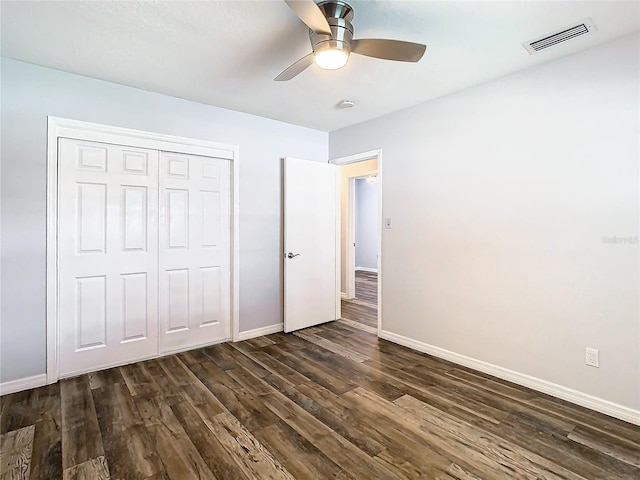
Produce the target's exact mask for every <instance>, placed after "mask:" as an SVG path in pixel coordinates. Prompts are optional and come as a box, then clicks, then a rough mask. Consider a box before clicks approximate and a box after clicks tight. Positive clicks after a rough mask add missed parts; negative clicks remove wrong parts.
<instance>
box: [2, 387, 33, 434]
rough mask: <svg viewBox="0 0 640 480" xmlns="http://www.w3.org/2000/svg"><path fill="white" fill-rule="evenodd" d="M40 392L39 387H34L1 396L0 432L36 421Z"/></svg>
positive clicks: (26, 425)
mask: <svg viewBox="0 0 640 480" xmlns="http://www.w3.org/2000/svg"><path fill="white" fill-rule="evenodd" d="M39 392H40V390H39V389H37V388H34V389H31V390H24V391H22V392H17V393H12V394H10V395H3V396H2V397H0V402H1V404H2V407H1V414H0V415H1V418H0V426H1V430H0V434H2V433H7V432H10V431H12V430H19V429H21V428H24V427H28V426H30V425H33V424H34V423H35V422H36V417H37V411H36V406H37V405H38V394H39Z"/></svg>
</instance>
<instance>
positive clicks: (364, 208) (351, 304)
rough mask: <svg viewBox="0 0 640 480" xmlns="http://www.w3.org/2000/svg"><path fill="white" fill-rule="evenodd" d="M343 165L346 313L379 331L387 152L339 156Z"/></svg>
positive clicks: (362, 325)
mask: <svg viewBox="0 0 640 480" xmlns="http://www.w3.org/2000/svg"><path fill="white" fill-rule="evenodd" d="M332 163H335V164H337V165H339V166H340V169H341V172H340V173H341V182H342V194H341V262H340V263H341V296H342V308H341V310H342V319H343V320H344V321H346V322H349V323H352V325H353V326H354V327H357V328H361V329H364V330H368V331H370V332H371V333H378V331H379V329H380V324H381V321H380V318H381V315H380V313H381V295H380V290H381V281H382V275H381V274H382V271H381V265H382V258H381V241H382V235H381V232H382V230H381V228H382V221H381V218H382V215H381V211H382V208H381V206H382V201H381V193H382V168H381V166H382V165H381V152H380V151H373V152H365V153H362V154H358V155H352V156H350V157H344V158H339V159H336V160H333V161H332Z"/></svg>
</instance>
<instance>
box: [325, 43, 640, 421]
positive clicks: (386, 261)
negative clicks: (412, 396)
mask: <svg viewBox="0 0 640 480" xmlns="http://www.w3.org/2000/svg"><path fill="white" fill-rule="evenodd" d="M639 45H640V38H639V37H638V35H637V34H636V35H633V36H629V37H625V38H623V39H620V40H617V41H614V42H611V43H609V44H606V45H603V46H600V47H597V48H594V49H591V50H587V51H584V52H581V53H577V54H575V55H572V56H569V57H565V58H564V59H560V60H557V61H553V62H550V63H547V64H544V65H541V66H538V67H535V68H532V69H529V70H527V71H523V72H520V73H517V74H513V75H510V76H507V77H504V78H502V79H498V80H496V81H493V82H490V83H487V84H484V85H482V86H479V87H475V88H473V89H469V90H465V91H462V92H459V93H456V94H453V95H449V96H447V97H443V98H440V99H437V100H434V101H431V102H428V103H426V104H422V105H420V106H417V107H413V108H410V109H406V110H403V111H400V112H396V113H393V114H390V115H387V116H385V117H382V118H379V119H375V120H372V121H369V122H365V123H362V124H359V125H355V126H352V127H349V128H345V129H342V130H339V131H336V132H332V133H331V135H330V156H331V158H335V157H341V156H346V155H352V154H356V153H358V152H364V151H369V150H373V149H378V148H381V149H382V155H383V156H384V164H385V168H384V180H383V197H382V198H383V206H382V208H383V215H384V216H385V217H389V216H390V217H392V219H393V229H391V230H386V229H385V230H383V246H382V298H383V310H382V312H383V317H382V326H383V329H384V330H386V331H390V332H393V333H395V334H398V335H402V336H405V337H409V338H410V339H413V340H416V341H418V342H422V343H424V344H427V345H431V346H436V347H439V348H442V349H446V350H448V351H451V352H455V353H458V354H461V355H466V356H468V357H471V358H473V359H478V360H481V361H484V362H488V363H490V364H493V365H496V366H500V367H503V368H506V369H510V370H513V371H516V372H519V373H523V374H526V375H530V376H532V377H535V378H537V379H542V380H545V381H547V382H552V383H554V384H557V385H560V386H564V387H567V388H570V389H574V390H577V391H579V392H583V393H586V394H590V395H593V396H595V397H599V398H600V399H605V400H608V401H610V402H614V403H615V404H618V405H621V406H626V407H630V408H631V409H636V410H638V409H640V320H639V318H640V311H639V254H638V244H637V243H636V244H605V243H604V242H603V236H613V235H617V236H637V235H638V219H639V213H640V212H639V180H640V175H639V158H640V108H639V88H638V86H639V85H640V75H639V60H638V59H639V56H640V55H639V53H640V52H639ZM540 55H544V53H540ZM425 61H428V59H427V57H425ZM587 346H589V347H594V348H598V349H599V350H600V363H601V366H600V368H599V369H596V368H593V367H587V366H585V347H587Z"/></svg>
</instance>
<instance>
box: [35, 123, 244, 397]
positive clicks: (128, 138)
mask: <svg viewBox="0 0 640 480" xmlns="http://www.w3.org/2000/svg"><path fill="white" fill-rule="evenodd" d="M59 138H72V139H76V140H86V141H92V142H102V143H112V144H116V145H127V146H132V147H141V148H149V149H153V150H164V151H170V152H176V153H187V154H192V155H203V156H207V157H214V158H221V159H226V160H229V161H230V162H231V165H230V173H231V182H230V192H229V193H230V197H231V198H230V202H229V204H230V207H231V212H230V233H231V241H230V247H231V258H230V267H231V269H230V270H231V285H230V286H231V288H230V290H231V298H230V301H231V309H230V322H231V325H230V331H231V338H230V339H229V340H234V341H235V340H237V339H238V335H239V318H240V317H239V291H240V288H239V286H240V279H239V273H240V269H239V263H240V262H239V258H240V257H239V245H240V243H239V237H238V233H239V228H238V227H239V223H238V220H239V213H240V212H239V198H240V197H239V186H240V182H239V172H240V159H239V148H238V146H237V145H227V144H222V143H215V142H210V141H207V140H199V139H194V138H186V137H178V136H173V135H166V134H162V133H154V132H146V131H139V130H133V129H129V128H122V127H114V126H110V125H102V124H98V123H90V122H84V121H80V120H71V119H67V118H60V117H54V116H48V117H47V227H46V228H47V245H46V252H47V253H46V257H47V259H46V268H47V274H46V298H47V299H46V324H47V333H46V337H47V338H46V344H47V383H48V384H51V383H55V382H57V381H58V379H59V369H58V357H59V352H58V334H59V326H60V319H59V305H58V300H59V299H58V282H59V278H58V183H59V182H58V168H59V167H58V139H59ZM172 353H175V352H172Z"/></svg>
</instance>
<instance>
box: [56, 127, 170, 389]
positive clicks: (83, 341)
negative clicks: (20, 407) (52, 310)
mask: <svg viewBox="0 0 640 480" xmlns="http://www.w3.org/2000/svg"><path fill="white" fill-rule="evenodd" d="M158 160H159V152H158V151H155V150H147V149H142V148H135V147H125V146H118V145H110V144H104V143H96V142H88V141H79V140H72V139H64V138H61V139H59V142H58V162H59V204H58V265H59V271H58V273H59V283H58V286H59V292H58V295H59V296H58V299H59V339H58V340H59V368H60V376H61V377H64V376H71V375H74V374H78V373H82V372H87V371H95V370H99V369H101V368H106V367H108V366H111V365H117V364H122V363H127V362H129V361H134V360H137V359H141V358H145V357H150V356H154V355H157V354H158V320H157V319H158V311H157V305H158V297H157V292H158V260H157V259H158V241H157V239H158V223H157V222H158Z"/></svg>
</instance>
